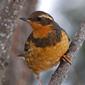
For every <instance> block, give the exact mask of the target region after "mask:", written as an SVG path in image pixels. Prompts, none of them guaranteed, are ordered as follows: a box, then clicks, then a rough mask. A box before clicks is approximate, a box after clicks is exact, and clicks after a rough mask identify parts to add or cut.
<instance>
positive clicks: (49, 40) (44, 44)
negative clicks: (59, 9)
mask: <svg viewBox="0 0 85 85" xmlns="http://www.w3.org/2000/svg"><path fill="white" fill-rule="evenodd" d="M20 19H21V20H23V21H26V22H27V23H29V24H30V25H31V26H32V29H33V31H32V33H31V34H30V36H29V37H28V39H27V41H26V43H25V48H24V55H23V56H24V57H25V61H26V62H27V66H28V67H29V68H30V69H31V70H32V71H33V72H34V73H35V74H37V75H39V74H40V72H42V71H46V70H48V69H49V68H52V67H53V66H54V65H56V64H58V62H59V61H60V60H61V59H62V60H65V61H67V62H68V63H71V60H70V59H69V58H68V57H67V56H65V53H66V52H67V51H68V49H69V44H70V42H69V37H68V35H67V33H66V32H65V31H64V30H63V29H62V28H61V27H60V26H59V25H58V24H57V23H56V22H55V21H54V19H53V17H52V16H51V15H49V14H48V13H45V12H42V11H35V12H33V13H32V14H31V15H30V16H29V18H27V19H26V18H20Z"/></svg>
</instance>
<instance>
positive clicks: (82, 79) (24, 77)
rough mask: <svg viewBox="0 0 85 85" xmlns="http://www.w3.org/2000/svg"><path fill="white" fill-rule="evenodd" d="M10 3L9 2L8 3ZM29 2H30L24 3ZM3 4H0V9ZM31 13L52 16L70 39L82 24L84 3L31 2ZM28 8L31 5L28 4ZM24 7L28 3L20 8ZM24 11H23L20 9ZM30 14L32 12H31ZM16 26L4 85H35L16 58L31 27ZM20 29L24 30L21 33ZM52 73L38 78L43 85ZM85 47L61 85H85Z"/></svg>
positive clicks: (59, 0) (61, 0) (71, 0)
mask: <svg viewBox="0 0 85 85" xmlns="http://www.w3.org/2000/svg"><path fill="white" fill-rule="evenodd" d="M8 1H10V0H8ZM28 1H30V0H28ZM4 3H6V0H0V8H3V4H4ZM33 3H36V6H35V10H41V11H45V12H47V13H49V14H50V15H52V16H53V18H54V20H55V21H56V22H57V23H58V24H59V25H60V26H61V27H62V28H63V29H64V30H65V31H66V32H67V33H68V35H69V37H70V38H71V39H72V37H73V36H74V34H75V32H76V31H78V29H79V28H80V24H81V22H82V21H85V0H38V1H37V2H36V1H35V0H34V1H33ZM30 5H31V4H30ZM25 6H26V7H28V6H29V3H26V4H24V7H25ZM23 10H24V9H23ZM25 11H27V12H26V13H24V12H22V13H21V15H20V16H26V17H28V16H29V13H28V12H29V10H28V9H26V10H25ZM33 11H34V10H33ZM17 21H18V26H17V28H16V30H15V32H14V34H13V39H12V49H11V58H10V65H9V70H8V72H9V74H10V75H9V77H8V78H9V84H6V85H38V81H37V80H36V79H35V77H34V74H33V73H32V72H31V71H30V70H29V69H28V68H27V66H26V64H25V62H24V60H23V59H22V58H18V57H16V56H17V54H19V53H22V52H23V49H24V43H25V41H26V39H27V37H28V35H29V34H30V32H31V31H32V30H31V27H30V26H28V25H27V24H26V23H24V22H22V21H20V20H17ZM23 28H24V29H23ZM53 72H54V70H52V69H51V70H49V71H48V72H43V73H42V74H41V78H42V82H43V85H47V83H48V82H49V80H50V76H51V74H52V73H53ZM84 75H85V43H84V44H83V46H82V48H81V49H80V50H79V52H78V53H77V54H76V56H75V57H74V59H73V63H72V66H71V68H70V72H69V74H68V77H67V78H66V79H65V80H64V82H63V83H62V85H85V76H84Z"/></svg>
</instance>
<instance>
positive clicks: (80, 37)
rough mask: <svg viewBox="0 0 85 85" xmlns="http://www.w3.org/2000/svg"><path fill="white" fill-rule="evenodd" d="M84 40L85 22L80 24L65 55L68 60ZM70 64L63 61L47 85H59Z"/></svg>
mask: <svg viewBox="0 0 85 85" xmlns="http://www.w3.org/2000/svg"><path fill="white" fill-rule="evenodd" d="M84 40H85V22H83V23H81V26H80V29H79V31H78V32H77V33H76V34H75V36H74V38H73V40H72V42H71V45H70V48H69V51H68V52H67V53H66V55H67V56H68V57H70V58H73V57H74V55H75V53H76V52H77V51H78V50H79V49H80V47H81V46H82V44H83V42H84ZM69 68H70V64H68V63H67V62H65V61H61V63H60V65H59V67H58V68H57V69H56V71H55V72H54V74H53V75H52V77H51V80H50V82H49V84H48V85H61V83H62V81H63V80H64V79H65V77H66V75H67V72H68V71H69Z"/></svg>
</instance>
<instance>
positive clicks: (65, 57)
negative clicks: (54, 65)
mask: <svg viewBox="0 0 85 85" xmlns="http://www.w3.org/2000/svg"><path fill="white" fill-rule="evenodd" d="M62 60H64V61H66V62H68V63H69V64H70V65H71V64H72V58H71V57H70V56H69V55H64V56H63V57H62Z"/></svg>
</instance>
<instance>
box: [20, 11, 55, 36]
mask: <svg viewBox="0 0 85 85" xmlns="http://www.w3.org/2000/svg"><path fill="white" fill-rule="evenodd" d="M20 19H21V20H23V21H26V22H27V23H29V24H30V25H31V26H32V29H33V31H34V32H35V34H39V36H40V35H41V36H45V35H47V33H48V32H50V31H51V30H52V28H53V23H54V19H53V17H52V16H51V15H49V14H48V13H45V12H42V11H35V12H33V13H32V14H31V15H30V16H29V17H28V18H27V19H26V18H20Z"/></svg>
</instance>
